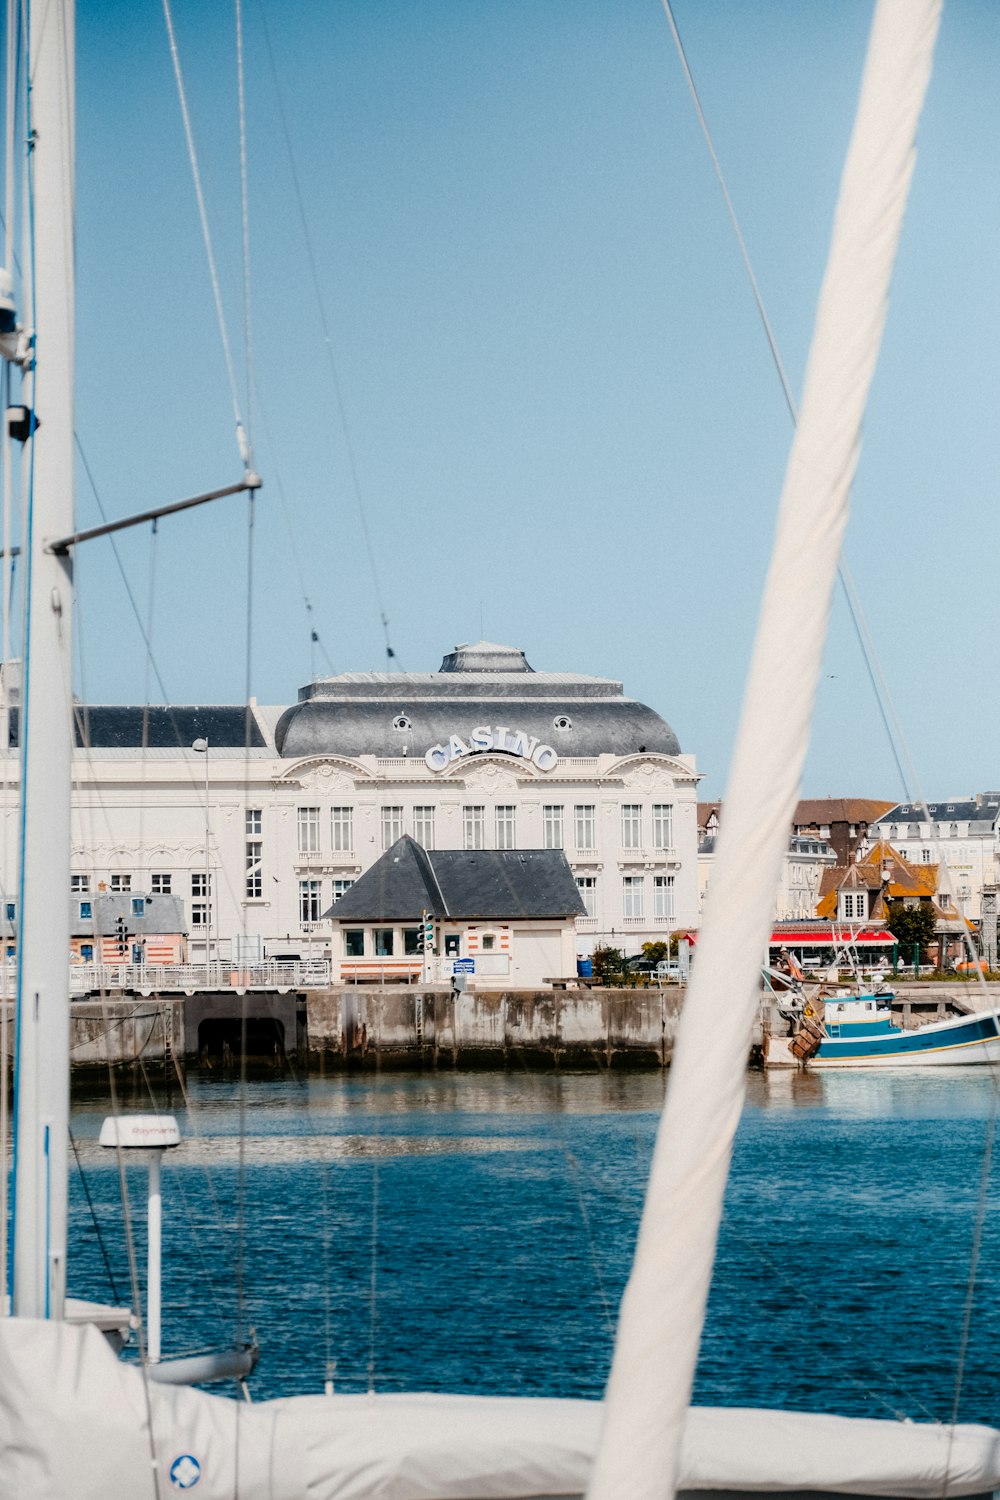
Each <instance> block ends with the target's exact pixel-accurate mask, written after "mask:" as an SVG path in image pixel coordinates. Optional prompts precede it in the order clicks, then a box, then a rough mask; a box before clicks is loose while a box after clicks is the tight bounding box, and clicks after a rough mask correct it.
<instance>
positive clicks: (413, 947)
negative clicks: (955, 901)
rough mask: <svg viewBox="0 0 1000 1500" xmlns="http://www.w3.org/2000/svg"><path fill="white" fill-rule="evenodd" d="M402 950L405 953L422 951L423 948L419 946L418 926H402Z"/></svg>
mask: <svg viewBox="0 0 1000 1500" xmlns="http://www.w3.org/2000/svg"><path fill="white" fill-rule="evenodd" d="M403 952H404V954H407V955H411V954H414V953H422V952H423V949H422V948H421V946H420V928H419V927H404V928H403Z"/></svg>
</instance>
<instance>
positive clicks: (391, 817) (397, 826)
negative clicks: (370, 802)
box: [382, 807, 403, 849]
mask: <svg viewBox="0 0 1000 1500" xmlns="http://www.w3.org/2000/svg"><path fill="white" fill-rule="evenodd" d="M402 837H403V809H402V808H401V807H383V809H382V848H383V849H391V848H392V846H393V844H394V843H395V842H396V840H397V839H401V838H402Z"/></svg>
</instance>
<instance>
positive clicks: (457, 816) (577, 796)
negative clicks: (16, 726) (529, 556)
mask: <svg viewBox="0 0 1000 1500" xmlns="http://www.w3.org/2000/svg"><path fill="white" fill-rule="evenodd" d="M464 649H465V652H466V656H469V657H471V660H472V661H473V664H474V665H475V666H478V659H477V658H476V655H475V653H476V652H477V651H480V648H464ZM491 649H492V650H493V651H494V653H495V654H496V653H500V652H503V651H507V650H508V648H491ZM510 654H511V655H513V653H510ZM480 655H481V652H480ZM516 655H517V657H518V658H519V659H521V660H523V658H521V655H520V653H516ZM463 659H464V658H463ZM448 660H449V658H446V662H447V661H448ZM421 705H424V707H426V706H427V705H429V706H430V708H432V709H433V713H434V717H433V718H430V717H428V718H427V723H428V726H429V727H428V730H427V732H426V733H424V734H423V736H422V731H421V728H420V725H421V722H422V720H421ZM358 708H364V710H365V714H366V715H367V719H366V720H365V723H366V725H367V723H368V720H377V721H378V722H379V723H380V720H381V718H384V719H385V725H384V730H385V733H384V735H383V741H382V744H380V745H378V746H377V748H379V749H382V748H383V746H384V748H386V749H390V750H396V749H397V745H398V752H397V753H395V754H386V753H371V752H362V753H357V747H358V743H359V734H360V733H361V731H359V730H358V722H360V718H361V717H363V716H362V715H358V714H357V713H355V710H356V709H358ZM252 711H253V719H254V724H255V726H256V728H257V730H258V731H259V734H258V735H257V738H258V739H260V740H263V742H264V743H263V745H258V746H257V747H256V748H253V749H249V750H244V749H243V748H241V746H240V745H238V744H237V745H234V744H232V743H230V744H228V745H220V744H217V743H214V742H213V740H212V739H211V737H210V736H209V735H199V740H200V741H202V742H204V740H205V739H207V740H208V745H207V750H204V751H202V752H200V753H199V752H198V751H195V750H193V749H192V748H190V745H189V744H185V745H183V746H179V747H178V748H174V749H170V748H147V749H140V748H114V747H111V746H108V745H104V746H100V745H95V746H94V748H90V749H79V750H77V751H76V753H75V761H74V772H75V776H74V805H73V830H74V832H73V850H72V871H73V877H72V885H73V889H74V891H76V892H78V893H84V892H86V891H91V892H96V891H99V890H101V889H107V890H131V891H134V892H138V893H157V892H161V893H164V894H166V893H169V894H171V895H175V896H179V897H180V898H181V899H182V901H183V902H184V908H185V912H186V914H187V917H188V922H189V927H188V933H189V942H188V951H189V955H190V957H191V960H192V961H194V962H198V961H200V959H201V958H203V957H204V956H205V948H206V938H207V939H208V945H209V946H210V949H211V953H212V955H213V956H217V957H220V958H223V959H227V958H230V957H232V958H239V957H243V958H245V959H252V958H254V957H257V956H261V957H263V956H265V955H266V956H276V955H283V954H289V955H290V954H295V955H299V956H301V957H302V958H303V959H306V958H309V957H316V958H319V957H322V956H324V955H327V954H329V953H330V952H331V938H332V925H333V924H332V923H331V922H330V921H328V920H324V919H323V914H324V913H326V912H327V911H328V910H329V908H330V907H331V906H332V905H333V903H334V902H335V901H336V899H337V897H338V896H339V895H340V894H342V893H343V891H344V890H345V889H346V888H347V887H348V885H349V884H350V883H351V882H353V881H354V880H356V879H357V878H358V876H359V875H360V874H362V872H363V871H365V870H367V869H368V868H369V867H370V866H371V865H372V864H373V863H374V862H375V860H376V859H377V858H378V856H379V855H380V854H381V853H382V852H383V850H384V849H386V848H388V847H389V845H391V844H392V843H393V842H394V841H395V840H396V839H397V838H398V837H399V836H400V834H402V833H408V834H411V835H412V836H413V837H414V838H415V839H416V840H417V841H418V842H419V843H421V844H423V845H425V846H426V847H429V848H439V849H461V848H487V849H495V848H514V849H542V848H562V849H563V850H564V851H565V853H566V857H567V859H568V861H569V863H570V866H571V868H572V870H573V873H574V876H575V878H576V881H577V885H578V887H579V889H580V893H581V897H582V899H583V902H584V905H585V907H586V909H587V913H588V915H587V916H586V917H581V918H579V919H578V921H577V950H578V953H579V954H580V955H581V956H585V955H586V954H588V953H590V952H591V951H592V949H593V948H594V947H595V946H596V945H598V944H600V943H606V944H609V945H611V946H614V947H620V948H622V949H624V950H625V951H626V953H629V954H631V953H635V952H638V951H639V949H640V948H641V945H642V943H643V942H646V941H647V940H650V939H655V938H662V937H664V936H665V935H666V934H668V933H670V932H671V931H673V930H674V929H675V928H684V927H689V926H692V925H694V923H695V922H696V919H697V911H698V887H697V812H696V795H697V781H698V773H697V771H696V769H695V763H694V757H693V756H691V755H687V754H682V753H680V751H679V749H676V750H675V749H674V748H673V747H675V746H676V738H675V737H674V736H673V731H672V730H670V729H669V726H667V725H666V724H665V723H664V722H663V720H662V719H660V718H659V717H658V716H657V715H655V714H654V713H653V712H652V710H649V709H646V708H645V707H644V706H643V705H641V704H636V703H634V702H633V701H632V700H629V699H625V698H624V697H623V696H622V690H621V685H620V684H618V683H611V682H606V681H604V680H603V679H596V678H585V677H575V676H572V675H571V674H544V673H534V672H531V670H530V668H528V667H527V666H526V664H525V666H524V667H523V668H518V669H517V671H516V672H515V671H513V670H511V669H506V670H502V671H499V672H496V673H493V674H490V673H487V672H483V671H481V670H472V669H471V668H470V667H468V666H464V667H459V668H451V669H443V670H442V672H441V673H428V674H344V676H343V677H339V678H338V677H335V678H330V679H326V680H324V681H322V682H319V683H315V684H311V685H310V687H309V688H307V689H304V690H303V694H302V695H301V700H300V703H299V705H297V706H294V707H293V708H292V709H289V710H282V709H280V708H261V707H259V706H257V705H253V706H252ZM92 712H93V714H94V718H95V720H97V719H98V718H99V711H98V710H93V711H92ZM135 712H137V713H139V712H141V711H140V710H136V711H135ZM159 712H160V713H161V714H164V715H166V714H168V713H169V712H170V711H169V710H166V709H160V710H159ZM180 712H183V713H184V714H186V715H187V716H188V717H187V719H186V720H185V723H187V724H190V723H191V722H194V720H195V719H196V717H197V715H198V714H200V713H204V714H209V715H210V714H211V713H212V712H214V711H213V710H194V709H185V710H183V711H178V713H180ZM229 712H231V711H229ZM300 712H302V713H304V714H305V715H306V716H307V726H306V727H307V730H308V733H309V734H310V735H312V736H313V738H314V739H315V738H316V737H317V734H318V731H316V729H315V722H314V720H308V715H309V714H310V713H314V714H315V713H322V714H324V715H326V717H325V718H324V720H323V725H324V727H323V730H322V735H323V736H325V743H323V744H322V745H321V747H320V748H319V749H318V750H316V751H315V752H314V753H309V754H296V753H294V752H293V753H290V750H291V749H292V741H293V740H294V738H295V735H294V734H293V733H292V732H291V731H290V730H288V729H284V730H283V728H282V726H283V725H284V724H285V721H289V722H290V723H292V725H293V728H295V733H298V734H299V738H300V740H301V737H302V731H301V728H300V727H298V728H296V727H295V721H296V716H297V715H298V714H299V713H300ZM338 715H339V717H338ZM352 715H353V717H352ZM425 717H426V716H425ZM300 723H301V721H300ZM342 723H343V724H345V725H346V727H345V728H343V729H341V727H340V726H341V724H342ZM401 723H402V724H405V726H406V727H405V728H404V729H402V730H400V729H399V728H397V727H396V726H397V725H399V724H401ZM442 723H444V724H445V726H446V728H445V731H444V732H442V731H441V729H440V725H441V724H442ZM560 726H563V727H560ZM487 728H488V730H489V740H488V743H487V742H486V738H485V731H486V730H487ZM449 730H450V733H449V732H448V731H449ZM477 731H482V732H481V733H479V734H478V738H477ZM379 733H380V734H381V733H382V730H381V728H380V729H379ZM364 734H366V735H368V736H369V737H370V736H371V734H372V731H371V730H370V728H368V727H365V728H364ZM352 735H353V738H352ZM421 736H422V737H421ZM605 737H606V739H607V742H608V743H609V745H613V746H615V747H616V748H613V749H612V748H609V749H607V750H600V749H599V748H598V747H599V745H600V743H601V741H602V738H605ZM230 738H232V736H230ZM630 738H631V740H633V741H636V743H635V745H634V748H632V747H631V746H629V744H628V741H629V739H630ZM425 739H426V741H427V743H424V740H425ZM340 741H343V743H345V744H346V745H348V746H349V748H350V750H351V751H352V752H354V753H340V752H339V751H338V749H337V744H338V742H340ZM456 741H457V744H456ZM191 742H192V743H193V742H194V741H193V736H192V739H191ZM623 744H624V749H623ZM657 744H659V745H660V746H661V747H662V746H667V749H666V750H664V749H663V748H651V747H653V746H656V745H657ZM481 745H482V746H483V748H480V746H481ZM459 747H460V748H459ZM581 748H583V749H587V750H588V751H594V752H595V753H588V754H581V753H574V752H575V751H577V752H578V751H579V750H580V749H581ZM445 751H446V752H447V754H445V753H443V752H445ZM6 769H7V790H6V793H5V797H6V804H5V807H4V809H3V812H4V820H3V826H4V830H5V842H4V856H5V891H6V892H7V893H8V897H9V893H11V892H14V891H16V871H15V868H14V863H15V855H14V851H15V850H16V835H17V811H16V802H17V784H16V782H17V756H16V752H13V751H12V752H10V753H9V754H8V756H7V757H6ZM206 789H207V799H206ZM206 843H207V849H208V869H209V873H210V887H211V894H210V900H209V901H208V902H207V903H206V896H205V878H204V877H205V868H206ZM206 908H207V909H206Z"/></svg>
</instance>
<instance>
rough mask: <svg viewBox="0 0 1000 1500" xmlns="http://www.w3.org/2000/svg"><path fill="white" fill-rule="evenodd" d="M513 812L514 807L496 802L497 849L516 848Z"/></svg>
mask: <svg viewBox="0 0 1000 1500" xmlns="http://www.w3.org/2000/svg"><path fill="white" fill-rule="evenodd" d="M514 813H515V809H514V808H513V807H511V806H510V805H509V804H507V803H498V805H497V810H496V833H497V848H498V849H516V848H517V836H516V834H515V825H514Z"/></svg>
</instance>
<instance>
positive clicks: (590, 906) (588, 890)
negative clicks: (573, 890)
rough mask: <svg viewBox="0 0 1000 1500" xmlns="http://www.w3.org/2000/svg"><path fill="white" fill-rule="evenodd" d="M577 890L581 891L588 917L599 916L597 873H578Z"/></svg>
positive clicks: (581, 898)
mask: <svg viewBox="0 0 1000 1500" xmlns="http://www.w3.org/2000/svg"><path fill="white" fill-rule="evenodd" d="M576 885H577V890H578V891H579V892H580V900H581V901H582V902H583V905H584V909H585V911H586V913H587V916H588V917H596V916H597V877H596V875H578V876H577V877H576Z"/></svg>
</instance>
